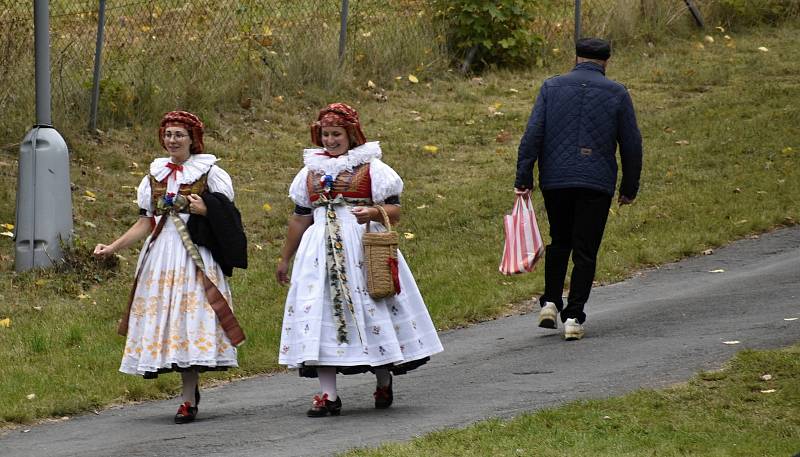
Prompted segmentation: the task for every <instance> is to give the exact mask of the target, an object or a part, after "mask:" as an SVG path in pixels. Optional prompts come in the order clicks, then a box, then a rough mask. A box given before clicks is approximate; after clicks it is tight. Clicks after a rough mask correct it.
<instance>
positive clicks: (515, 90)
mask: <svg viewBox="0 0 800 457" xmlns="http://www.w3.org/2000/svg"><path fill="white" fill-rule="evenodd" d="M508 91H509V92H511V93H512V94H516V93H518V92H519V91H518V90H517V89H514V88H513V87H512V88H511V89H508Z"/></svg>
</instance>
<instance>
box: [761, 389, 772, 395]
mask: <svg viewBox="0 0 800 457" xmlns="http://www.w3.org/2000/svg"><path fill="white" fill-rule="evenodd" d="M773 392H775V389H765V390H762V391H761V393H762V394H771V393H773Z"/></svg>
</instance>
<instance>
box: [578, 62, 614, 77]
mask: <svg viewBox="0 0 800 457" xmlns="http://www.w3.org/2000/svg"><path fill="white" fill-rule="evenodd" d="M575 70H588V71H598V72H600V73H602V74H603V75H605V74H606V70H605V68H603V66H602V65H600V64H599V63H594V62H581V63H579V64H576V65H575V68H573V69H572V71H575Z"/></svg>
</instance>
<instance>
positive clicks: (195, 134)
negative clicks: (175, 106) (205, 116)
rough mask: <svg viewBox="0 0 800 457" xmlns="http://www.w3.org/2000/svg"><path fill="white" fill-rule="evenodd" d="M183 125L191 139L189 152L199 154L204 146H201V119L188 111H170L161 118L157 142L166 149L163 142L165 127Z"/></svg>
mask: <svg viewBox="0 0 800 457" xmlns="http://www.w3.org/2000/svg"><path fill="white" fill-rule="evenodd" d="M175 126H177V127H183V128H185V129H186V130H187V131H188V132H189V138H191V140H192V145H191V146H190V147H189V152H190V153H192V154H200V153H202V152H203V150H204V149H205V147H204V146H203V128H204V127H205V126H204V125H203V121H201V120H200V118H199V117H197V116H195V115H194V114H192V113H190V112H188V111H170V112H169V113H167V114H165V115H164V117H162V118H161V125H160V126H159V128H158V142H159V143H161V147H162V148H164V149H167V146H166V145H165V144H164V131H165V130H167V127H175Z"/></svg>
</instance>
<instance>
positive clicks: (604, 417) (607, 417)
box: [603, 416, 611, 420]
mask: <svg viewBox="0 0 800 457" xmlns="http://www.w3.org/2000/svg"><path fill="white" fill-rule="evenodd" d="M603 419H604V420H609V419H611V416H603Z"/></svg>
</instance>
